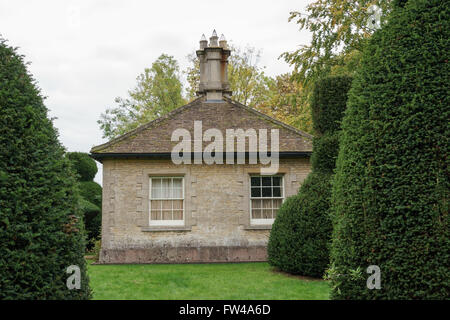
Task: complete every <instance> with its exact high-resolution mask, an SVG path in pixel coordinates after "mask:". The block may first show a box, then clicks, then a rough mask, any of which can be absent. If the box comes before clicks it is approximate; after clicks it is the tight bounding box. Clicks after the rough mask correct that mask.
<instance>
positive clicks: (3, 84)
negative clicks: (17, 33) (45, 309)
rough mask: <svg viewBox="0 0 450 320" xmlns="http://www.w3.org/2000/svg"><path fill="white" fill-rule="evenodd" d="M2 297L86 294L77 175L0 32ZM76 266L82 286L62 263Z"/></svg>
mask: <svg viewBox="0 0 450 320" xmlns="http://www.w3.org/2000/svg"><path fill="white" fill-rule="evenodd" d="M0 108H1V112H0V150H1V152H0V299H87V298H89V297H90V289H89V283H88V278H87V275H86V264H85V260H84V245H85V243H84V237H85V233H84V229H83V222H82V217H81V215H80V211H79V207H78V197H79V196H78V194H77V188H76V180H75V177H74V175H73V173H72V171H71V169H70V165H69V163H68V161H67V160H66V159H65V158H64V149H63V147H62V146H61V144H60V143H59V141H58V137H57V132H56V130H55V128H54V127H53V124H52V122H51V120H49V118H48V114H47V112H48V111H47V108H46V107H45V105H44V103H43V98H42V96H41V94H40V91H39V89H38V88H37V86H36V84H35V81H34V80H33V79H32V77H31V76H30V75H29V73H28V71H27V69H26V66H25V64H24V62H23V57H22V56H20V55H18V54H17V52H16V49H15V48H12V47H10V46H9V45H8V44H7V43H6V41H5V40H3V39H1V38H0ZM70 265H78V266H79V267H80V269H81V289H80V290H69V289H68V288H67V287H66V280H67V277H68V276H69V275H68V274H66V268H67V267H69V266H70Z"/></svg>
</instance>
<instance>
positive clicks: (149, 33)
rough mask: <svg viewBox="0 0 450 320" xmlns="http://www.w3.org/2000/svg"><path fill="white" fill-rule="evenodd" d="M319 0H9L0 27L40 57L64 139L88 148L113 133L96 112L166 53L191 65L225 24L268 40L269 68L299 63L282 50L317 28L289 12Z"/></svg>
mask: <svg viewBox="0 0 450 320" xmlns="http://www.w3.org/2000/svg"><path fill="white" fill-rule="evenodd" d="M310 2H312V0H296V1H294V0H278V1H274V0H259V1H255V0H247V1H244V0H240V1H235V0H228V1H211V0H210V1H206V0H205V1H199V0H198V1H195V0H191V1H170V0H166V1H143V0H141V1H137V0H136V1H134V0H128V1H120V2H119V1H114V2H113V1H106V0H96V1H92V0H91V1H61V0H60V1H48V0H40V1H23V0H0V34H1V35H2V36H3V37H4V38H5V39H7V40H9V44H10V45H12V46H17V47H19V48H20V49H19V53H21V54H24V55H25V60H26V61H30V62H31V65H30V67H29V69H30V72H31V73H32V74H33V75H34V77H35V79H36V80H37V81H38V84H39V86H40V87H41V89H42V93H43V95H44V96H46V97H47V100H46V105H47V107H48V108H49V109H50V116H51V117H56V118H57V119H56V120H55V122H54V124H55V126H56V127H57V128H58V130H59V133H60V140H61V142H62V143H63V145H64V146H65V147H66V148H67V150H68V151H83V152H88V151H89V150H90V148H91V147H92V146H94V145H98V144H101V143H103V142H105V139H102V134H101V131H100V129H99V126H98V124H97V120H98V119H99V116H100V114H101V113H102V112H104V111H105V110H106V108H107V107H108V106H112V105H114V98H115V97H117V96H122V97H123V96H125V95H126V93H127V90H129V89H131V88H132V87H134V85H135V83H136V77H137V75H138V74H139V73H141V72H142V71H143V70H144V68H145V67H150V66H151V64H152V62H153V61H154V60H155V59H156V58H157V57H158V56H159V55H160V54H161V53H167V54H169V55H173V56H174V57H175V58H176V59H177V60H178V62H179V64H180V67H181V70H183V69H184V68H185V67H186V66H187V65H188V61H187V58H186V56H187V55H188V54H189V53H191V52H193V51H194V50H195V49H197V47H198V41H199V40H200V37H201V35H202V33H205V35H206V37H207V38H209V37H210V35H211V33H212V30H213V29H216V30H217V33H218V35H219V36H220V34H221V33H223V34H224V35H225V37H226V38H227V40H229V41H230V40H231V42H232V43H233V44H234V45H237V46H241V47H244V46H246V45H249V46H252V47H255V48H257V49H262V56H261V60H260V61H261V62H260V65H261V66H266V73H267V74H269V75H272V76H273V75H277V74H281V73H285V72H288V71H290V70H291V67H290V66H289V65H288V64H286V63H285V62H284V60H282V59H278V57H279V56H280V54H281V53H283V52H285V51H292V50H294V49H296V48H298V46H299V45H302V44H308V43H309V40H310V35H309V33H308V32H306V31H301V32H300V31H299V30H298V26H297V25H296V24H295V23H294V22H288V18H289V12H290V11H302V12H305V10H304V8H305V7H306V5H307V3H310ZM98 166H99V173H98V174H97V177H96V179H95V180H96V181H97V182H99V183H101V165H99V164H98Z"/></svg>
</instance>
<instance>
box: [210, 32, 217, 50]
mask: <svg viewBox="0 0 450 320" xmlns="http://www.w3.org/2000/svg"><path fill="white" fill-rule="evenodd" d="M218 39H219V38H218V37H217V33H216V30H215V29H214V31H213V33H212V36H211V38H209V46H210V47H218V46H219V45H218V43H217V40H218Z"/></svg>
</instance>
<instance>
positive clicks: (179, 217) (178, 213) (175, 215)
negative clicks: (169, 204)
mask: <svg viewBox="0 0 450 320" xmlns="http://www.w3.org/2000/svg"><path fill="white" fill-rule="evenodd" d="M173 220H183V211H182V210H174V211H173Z"/></svg>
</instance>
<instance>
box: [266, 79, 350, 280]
mask: <svg viewBox="0 0 450 320" xmlns="http://www.w3.org/2000/svg"><path fill="white" fill-rule="evenodd" d="M351 80H352V79H351V78H350V77H347V76H332V77H327V78H324V79H321V80H319V81H318V83H317V84H316V89H315V90H314V94H313V96H312V101H313V105H314V110H315V112H316V116H315V117H314V121H318V122H320V123H319V124H317V123H314V125H317V126H316V127H318V128H320V130H321V132H319V133H318V136H316V137H315V138H314V139H313V154H312V157H311V163H312V172H311V173H310V174H309V175H308V177H307V179H306V180H305V181H304V183H303V184H302V186H301V188H300V190H299V193H298V195H296V196H294V197H292V198H288V199H287V200H286V201H285V202H284V203H283V205H282V206H281V208H280V211H279V213H278V215H277V218H276V219H275V222H274V224H273V226H272V231H271V233H270V238H269V244H268V256H269V263H270V264H272V265H273V266H275V267H277V268H279V269H280V270H283V271H286V272H290V273H294V274H301V275H304V276H311V277H320V276H322V275H323V274H324V272H325V270H326V268H327V266H328V263H329V246H330V241H331V230H332V226H331V219H330V217H329V208H330V195H331V182H330V180H331V177H332V174H333V170H334V168H335V162H336V157H337V154H338V150H339V138H338V132H337V129H338V128H339V127H338V125H339V123H340V121H341V118H342V116H343V113H344V110H345V103H346V97H347V91H344V90H348V88H349V87H350V83H351ZM336 88H340V89H341V91H336V90H337V89H336ZM333 95H335V96H336V97H335V98H334V99H333V98H332V96H333ZM330 101H333V103H332V104H328V103H330ZM337 102H340V103H341V105H339V104H338V103H337ZM322 103H327V104H325V105H322ZM319 111H320V112H319ZM321 113H324V114H321ZM325 125H329V126H330V127H329V128H325V127H324V126H325Z"/></svg>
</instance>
